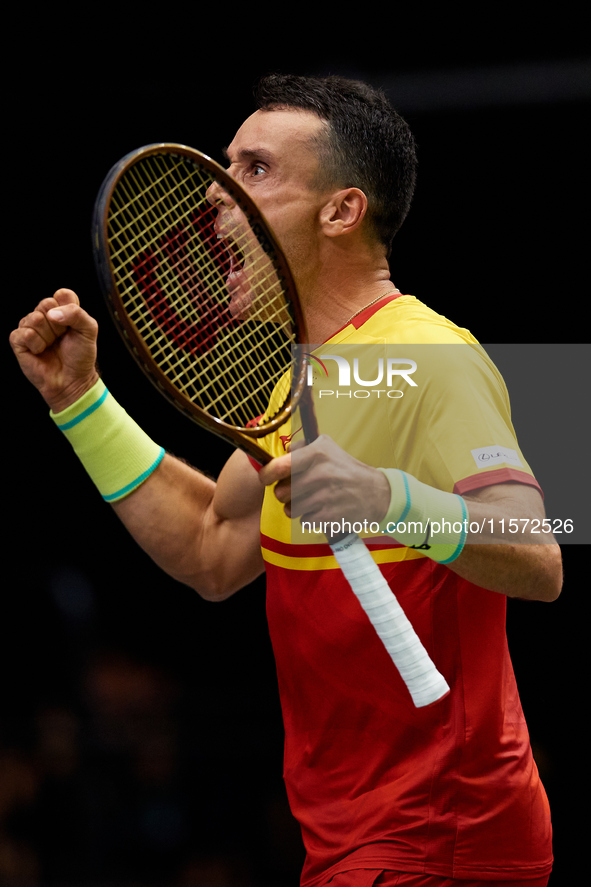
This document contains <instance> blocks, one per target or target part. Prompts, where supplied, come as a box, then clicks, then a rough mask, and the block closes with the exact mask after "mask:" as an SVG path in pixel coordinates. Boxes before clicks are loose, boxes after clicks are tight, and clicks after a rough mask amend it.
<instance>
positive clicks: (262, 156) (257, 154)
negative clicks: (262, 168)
mask: <svg viewBox="0 0 591 887" xmlns="http://www.w3.org/2000/svg"><path fill="white" fill-rule="evenodd" d="M222 154H223V155H224V157H225V158H226V160H227V161H228V163H232V161H231V160H230V156H229V154H228V149H227V148H222ZM237 160H238V161H243V162H244V161H246V160H264V161H266V162H267V163H268V162H269V161H270V160H271V153H270V152H269V151H267V149H266V148H242V149H241V150H240V151H239V152H238V156H237Z"/></svg>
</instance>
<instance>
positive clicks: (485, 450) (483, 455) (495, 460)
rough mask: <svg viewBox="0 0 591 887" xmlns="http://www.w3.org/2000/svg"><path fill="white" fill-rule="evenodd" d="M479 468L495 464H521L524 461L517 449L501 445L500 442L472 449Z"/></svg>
mask: <svg viewBox="0 0 591 887" xmlns="http://www.w3.org/2000/svg"><path fill="white" fill-rule="evenodd" d="M470 452H471V453H472V456H473V457H474V461H475V462H476V467H477V468H491V467H493V466H494V465H505V464H506V465H521V466H522V467H523V463H522V461H521V459H520V458H519V456H518V455H517V451H516V450H512V449H511V448H510V447H501V446H499V445H498V444H495V445H494V446H490V447H479V448H478V449H477V450H470Z"/></svg>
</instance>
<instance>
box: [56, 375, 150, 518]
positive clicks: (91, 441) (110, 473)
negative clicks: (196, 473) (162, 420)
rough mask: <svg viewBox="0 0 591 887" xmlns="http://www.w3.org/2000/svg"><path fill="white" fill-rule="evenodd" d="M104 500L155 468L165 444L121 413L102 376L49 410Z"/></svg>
mask: <svg viewBox="0 0 591 887" xmlns="http://www.w3.org/2000/svg"><path fill="white" fill-rule="evenodd" d="M50 416H51V418H52V419H53V421H54V422H55V423H56V425H57V427H58V428H59V429H60V431H62V432H63V434H64V436H65V437H66V438H67V439H68V440H69V442H70V444H71V445H72V447H73V448H74V451H75V453H76V455H77V456H78V458H79V459H80V461H81V462H82V464H83V465H84V468H85V469H86V471H87V472H88V474H89V476H90V478H91V479H92V481H93V482H94V483H95V485H96V486H97V488H98V490H99V492H100V494H101V496H102V497H103V499H104V500H105V501H106V502H117V501H119V500H120V499H123V498H125V497H126V496H129V494H130V493H133V491H134V490H136V489H137V488H138V487H139V486H140V485H141V484H142V483H143V482H144V481H145V480H147V478H148V477H149V476H150V475H151V474H152V472H153V471H155V470H156V468H157V467H158V465H159V464H160V462H161V461H162V459H163V457H164V448H163V447H161V446H159V445H158V444H156V443H154V441H153V440H152V439H151V438H150V437H149V436H148V435H147V434H146V433H145V432H144V431H142V429H141V428H140V427H139V425H138V424H137V423H136V422H134V420H133V419H132V418H131V417H130V416H129V415H128V414H127V413H126V412H125V410H124V409H123V407H121V406H120V405H119V404H118V403H117V401H116V400H115V398H114V397H113V396H112V395H111V393H110V392H109V390H108V389H107V388H106V387H105V384H104V382H103V381H102V379H99V381H98V382H97V383H96V384H95V385H93V387H92V388H91V389H90V390H89V391H87V392H86V394H83V395H82V397H81V398H80V399H79V400H77V401H76V402H75V403H73V404H72V405H71V406H69V407H67V408H66V409H65V410H62V411H61V412H60V413H54V412H53V411H51V412H50Z"/></svg>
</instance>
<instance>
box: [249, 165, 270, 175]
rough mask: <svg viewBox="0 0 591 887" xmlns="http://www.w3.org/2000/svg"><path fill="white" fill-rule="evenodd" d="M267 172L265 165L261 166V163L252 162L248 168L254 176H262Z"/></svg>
mask: <svg viewBox="0 0 591 887" xmlns="http://www.w3.org/2000/svg"><path fill="white" fill-rule="evenodd" d="M266 172H267V169H266V167H264V166H263V164H262V163H253V164H252V166H251V168H250V174H251V176H253V177H254V178H258V177H259V176H264V174H265V173H266Z"/></svg>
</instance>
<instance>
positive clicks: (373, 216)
mask: <svg viewBox="0 0 591 887" xmlns="http://www.w3.org/2000/svg"><path fill="white" fill-rule="evenodd" d="M227 156H228V161H229V170H230V173H231V175H232V176H233V177H235V179H236V180H237V181H238V182H240V184H241V185H242V186H243V187H244V188H245V189H246V190H247V191H248V192H249V193H250V194H251V195H252V197H253V198H254V200H255V202H256V203H257V204H258V206H259V207H260V209H261V210H262V211H263V213H264V214H265V216H266V217H267V219H268V221H269V222H270V224H271V226H272V227H273V228H274V230H275V232H276V234H277V236H278V238H279V240H280V242H281V244H282V246H283V248H284V250H285V252H286V255H287V258H288V260H289V262H290V265H291V267H292V270H293V272H294V276H295V279H296V283H297V286H298V289H299V293H300V298H301V301H302V304H303V308H304V311H305V316H306V322H307V327H308V331H309V337H310V341H311V342H324V343H326V345H325V347H326V349H327V350H325V351H324V353H325V354H330V353H333V354H334V353H335V351H334V349H336V348H338V347H341V346H343V345H354V344H361V343H362V344H364V345H367V344H370V345H371V344H372V343H379V344H381V345H384V344H386V345H387V344H390V343H393V344H396V343H402V344H405V345H406V344H407V345H408V346H409V347H410V346H413V347H414V346H415V345H416V346H423V345H432V346H438V345H440V344H441V345H443V344H446V345H457V346H458V347H460V346H462V348H463V349H467V351H468V353H469V354H470V361H471V371H470V373H469V374H468V377H466V375H465V373H464V369H463V368H461V369H460V368H458V367H457V366H455V365H454V364H453V361H452V362H451V364H449V365H448V364H446V365H445V366H443V367H439V368H436V367H431V368H427V370H426V375H423V377H422V379H421V386H420V388H421V392H422V393H421V397H420V398H419V399H417V400H415V401H412V399H410V398H406V400H405V404H406V405H405V407H404V409H401V410H399V411H397V410H396V409H395V404H396V403H397V401H395V400H394V399H390V400H389V402H387V403H386V402H385V399H384V398H382V401H381V403H380V411H378V410H376V413H375V415H376V417H378V418H376V419H375V420H372V419H371V414H372V411H368V410H367V409H366V410H365V411H364V413H363V419H359V418H355V417H354V416H353V412H352V405H351V401H349V404H348V406H349V409H348V411H347V413H346V414H343V416H345V418H346V422H344V423H343V422H340V423H339V422H337V423H336V425H337V426H338V427H343V426H346V433H345V434H344V436H343V438H342V439H339V440H335V439H333V436H332V435H331V436H326V435H322V436H321V437H320V438H319V439H318V440H317V441H315V442H314V443H313V444H311V445H310V446H308V447H305V448H301V447H299V446H298V445H297V441H298V426H297V425H295V424H294V427H292V426H291V425H290V424H289V423H287V424H286V426H285V427H284V428H282V429H280V430H279V431H278V432H277V433H276V434H274V435H272V436H271V437H270V439H268V440H266V441H265V442H264V445H265V446H266V447H268V449H269V452H270V453H271V454H272V455H273V456H274V457H275V458H274V459H273V460H272V461H271V462H270V463H269V464H268V465H266V466H265V467H264V468H263V469H262V470H258V468H257V467H256V466H254V465H253V463H252V462H251V460H250V459H249V458H248V457H247V456H246V455H245V454H244V453H242V452H240V451H236V452H235V453H234V454H233V455H232V456H231V458H230V459H229V460H228V462H227V464H226V466H225V467H224V469H223V471H222V472H221V474H220V476H219V478H218V481H217V483H216V482H214V481H212V480H211V479H209V478H207V477H206V476H204V475H202V474H200V473H199V472H198V471H196V470H194V469H193V468H191V467H190V466H188V465H187V464H185V463H184V462H182V461H180V460H179V459H177V458H175V457H174V456H172V455H170V454H166V453H164V452H163V450H162V448H161V447H160V446H159V445H158V444H157V443H154V442H153V441H152V440H150V439H149V438H148V437H147V435H145V434H144V433H143V432H142V431H141V429H139V428H138V427H137V425H135V423H134V422H133V420H132V419H131V418H130V417H129V416H128V415H127V413H125V412H124V411H123V409H122V408H121V407H120V406H119V405H118V404H117V403H116V402H115V401H114V399H113V398H112V396H111V395H110V394H109V392H108V391H107V390H106V389H105V386H104V384H103V382H102V381H101V379H100V378H99V376H98V374H97V371H96V368H95V367H96V340H97V324H96V322H95V321H94V320H93V319H92V318H91V317H90V316H89V315H88V314H87V312H86V311H85V310H84V309H83V308H82V307H81V305H80V303H79V300H78V297H77V296H76V295H75V294H74V293H73V292H72V291H71V290H67V289H61V290H58V291H57V292H56V293H55V294H54V296H53V297H51V298H46V299H44V300H43V301H41V302H40V304H39V305H38V306H37V308H36V309H35V310H34V311H33V312H32V313H30V314H28V315H27V316H26V317H24V318H23V320H22V321H21V323H20V325H19V328H18V329H17V330H15V331H14V332H13V334H12V336H11V343H12V347H13V349H14V351H15V353H16V356H17V358H18V360H19V362H20V365H21V368H22V370H23V372H24V373H25V374H26V376H27V377H28V378H29V379H30V381H31V382H32V383H33V384H34V385H35V387H36V388H38V390H39V391H40V392H41V394H42V395H43V397H44V398H45V400H46V402H47V404H48V405H49V407H50V408H51V413H52V416H53V419H54V420H55V421H56V422H57V424H58V425H59V427H60V428H61V429H62V430H63V431H64V434H65V435H66V436H67V437H68V438H69V440H70V442H71V443H72V445H73V446H74V448H75V450H76V452H77V454H78V455H79V456H80V458H81V459H82V461H83V462H84V464H85V466H86V468H87V470H88V472H89V474H90V475H91V477H92V478H93V480H94V481H95V483H96V484H97V486H98V487H99V490H100V491H101V493H102V494H103V496H104V497H105V498H106V499H107V500H108V501H111V502H113V507H114V509H115V510H116V512H117V513H118V515H119V516H120V518H121V520H122V521H123V522H124V523H125V525H126V526H127V527H128V528H129V530H130V532H131V533H132V535H133V537H134V538H135V539H136V540H137V542H138V543H139V544H140V545H141V546H142V547H143V548H144V549H145V550H146V551H147V552H148V553H149V554H150V555H151V556H152V558H153V559H154V560H155V561H156V563H158V564H159V565H160V566H161V567H162V568H163V569H165V570H166V571H167V572H168V573H170V574H171V575H172V576H174V577H175V578H176V579H178V580H180V581H181V582H184V583H187V584H188V585H190V586H192V587H193V588H195V589H196V590H197V591H198V592H199V594H201V595H202V596H203V597H205V598H207V599H210V600H222V599H224V598H227V597H228V596H230V595H231V594H233V593H234V592H235V591H237V590H238V589H240V588H242V587H243V586H245V585H247V584H248V583H249V582H250V581H251V580H253V579H254V578H255V577H256V576H258V575H260V574H261V573H262V572H263V571H265V570H266V572H267V576H268V594H267V598H268V618H269V627H270V632H271V638H272V641H273V646H274V650H275V655H276V661H277V670H278V676H279V687H280V693H281V701H282V709H283V715H284V722H285V733H286V740H285V767H284V774H285V780H286V785H287V791H288V796H289V800H290V804H291V807H292V811H293V813H294V815H295V816H296V818H297V819H298V821H299V823H300V825H301V828H302V835H303V840H304V844H305V847H306V851H307V856H306V862H305V865H304V870H303V872H302V880H301V883H302V885H304V887H321V885H325V884H329V883H330V884H331V885H335V887H362V885H367V887H369V885H381V887H394V885H398V887H402V885H406V887H410V885H412V887H452V885H454V884H458V885H464V887H475V885H488V887H493V885H495V884H497V885H501V884H502V885H504V887H510V885H517V884H519V885H524V884H526V885H530V887H543V885H546V884H547V881H548V878H549V874H550V870H551V866H552V847H551V822H550V814H549V809H548V802H547V799H546V795H545V792H544V789H543V786H542V784H541V782H540V778H539V775H538V771H537V768H536V765H535V762H534V760H533V756H532V752H531V747H530V742H529V737H528V732H527V726H526V723H525V720H524V716H523V712H522V708H521V704H520V701H519V695H518V691H517V687H516V683H515V678H514V675H513V670H512V667H511V661H510V658H509V653H508V649H507V641H506V636H505V612H506V599H507V597H520V598H526V599H529V600H541V601H551V600H554V599H555V598H556V597H557V596H558V595H559V593H560V589H561V582H562V571H561V559H560V551H559V548H558V546H557V545H556V543H555V541H554V540H553V539H552V537H551V536H549V535H548V534H547V535H546V537H545V542H546V544H534V543H536V542H539V536H536V535H534V534H533V533H531V532H530V531H529V530H528V529H526V530H524V532H523V533H521V534H520V538H519V542H520V543H522V544H509V542H507V539H509V538H510V537H508V536H507V533H505V535H504V536H503V535H502V534H501V530H500V528H501V527H502V526H503V523H502V522H503V521H504V522H505V523H504V526H505V527H507V526H508V523H509V521H510V520H514V521H515V520H518V521H521V525H522V526H526V525H527V526H529V527H530V528H531V527H532V526H533V525H534V522H535V521H538V522H543V521H544V517H545V515H544V508H543V500H542V496H541V491H540V489H539V487H538V484H537V482H536V480H535V478H534V476H533V474H532V471H531V469H530V468H529V466H528V464H527V462H526V459H525V456H524V454H523V453H522V452H521V450H520V448H519V444H518V442H517V440H516V438H515V434H514V431H513V427H512V425H511V420H510V415H509V405H508V398H507V393H506V390H505V388H504V385H503V382H502V380H501V379H500V377H499V374H498V372H497V371H496V369H495V368H494V367H493V366H492V364H491V363H490V362H489V361H488V360H487V358H486V356H485V355H484V354H483V353H482V352H481V350H480V349H479V348H478V345H477V343H476V342H475V340H474V338H473V337H472V336H471V334H470V333H469V332H468V331H467V330H465V329H462V328H460V327H457V326H455V325H454V324H453V323H452V322H451V321H449V320H447V319H446V318H444V317H442V316H440V315H438V314H436V313H435V312H433V311H432V310H430V309H429V308H428V307H427V306H426V305H424V304H422V303H421V302H419V301H418V300H417V299H415V298H414V297H412V296H409V295H403V294H401V293H399V292H398V290H397V288H396V286H395V285H394V283H393V282H392V277H391V269H390V267H389V261H388V260H389V255H390V246H391V241H392V237H393V236H394V235H395V233H396V231H397V230H398V228H399V227H400V225H401V224H402V221H403V220H404V218H405V216H406V213H407V211H408V209H409V206H410V202H411V198H412V193H413V188H414V181H415V164H416V161H415V151H414V144H413V139H412V136H411V134H410V132H409V130H408V127H407V126H406V124H405V122H404V121H403V120H402V119H401V118H400V117H399V116H398V115H397V114H396V113H395V112H394V111H393V110H392V108H391V107H390V106H389V104H388V103H387V101H386V100H385V98H384V97H383V96H382V95H381V94H380V93H379V92H375V91H374V90H372V89H370V88H369V87H367V86H365V85H363V84H358V83H355V82H350V81H345V80H341V79H339V78H328V79H314V78H301V77H288V76H272V77H268V78H265V79H264V80H263V81H262V82H261V84H260V86H259V89H258V108H257V110H256V112H255V113H254V114H253V115H252V116H251V117H249V118H248V119H247V120H246V121H245V123H244V124H243V125H242V126H241V127H240V129H239V130H238V132H237V134H236V136H235V138H234V139H233V141H232V142H231V144H230V146H229V147H228V149H227ZM224 211H225V208H224V201H223V198H220V199H219V212H220V214H223V213H224ZM331 349H333V350H332V351H331ZM449 353H450V354H451V353H456V350H455V349H451V350H450V352H449ZM326 363H329V361H328V360H327V361H326ZM466 378H469V380H470V384H464V385H463V384H462V381H463V380H465V379H466ZM450 380H451V381H452V382H454V383H455V384H451V385H450ZM326 387H327V390H329V389H330V386H329V385H327V386H326ZM323 400H328V398H324V399H323ZM341 403H342V401H341ZM384 403H385V404H386V408H387V409H384V406H383V405H384ZM398 406H400V404H398ZM322 409H323V408H322ZM322 409H319V413H320V417H319V418H320V421H321V422H322ZM368 416H369V417H370V418H368ZM372 421H373V422H374V426H379V427H373V428H372V429H370V432H371V433H365V431H366V426H367V425H368V423H369V425H370V426H371V424H372ZM294 422H295V420H294ZM384 423H385V424H384ZM321 427H322V424H321ZM335 427H336V426H335ZM336 437H338V435H336ZM289 441H291V442H292V444H291V445H292V451H291V452H290V451H288V449H289V447H288V442H289ZM368 441H369V442H371V441H373V442H374V443H373V444H371V443H368ZM296 487H297V502H296V496H295V491H296ZM292 497H293V502H292ZM360 517H362V518H363V519H365V520H367V521H368V522H369V524H376V525H378V526H379V529H380V532H379V533H378V534H376V533H374V534H373V537H372V534H369V535H368V534H366V536H368V542H367V544H368V547H369V548H370V550H371V551H372V552H373V555H374V558H375V560H376V561H377V562H378V563H379V564H380V567H381V569H382V571H383V573H384V575H385V576H386V577H387V579H388V581H389V583H390V585H391V587H392V588H393V589H395V591H396V595H397V597H398V599H399V601H400V603H401V604H402V606H403V608H404V609H405V611H406V613H407V615H408V616H409V618H410V620H411V622H412V623H413V625H414V627H415V629H416V631H417V633H418V635H419V637H420V638H421V639H422V641H423V643H424V644H425V646H426V647H427V649H428V651H429V654H430V655H431V657H432V658H433V660H434V661H435V664H436V665H437V667H438V669H439V670H440V671H441V672H442V674H443V675H444V676H445V677H446V679H447V681H448V683H449V685H450V687H451V691H450V693H449V694H448V695H446V696H445V697H444V698H442V699H440V700H439V701H437V702H436V703H434V704H432V705H430V706H427V707H424V708H416V707H415V706H414V705H413V703H412V700H411V699H410V696H409V694H408V691H407V690H406V687H405V686H404V683H403V682H402V680H401V679H400V676H399V675H398V673H397V671H396V669H395V667H394V665H393V664H392V662H391V660H390V659H389V657H388V655H387V654H386V652H385V650H384V648H383V646H382V645H381V642H380V641H379V639H378V637H377V635H376V633H375V632H374V630H373V628H372V627H371V625H370V624H369V622H368V620H367V618H366V617H365V615H364V614H363V612H362V611H361V609H360V608H359V605H358V604H357V602H356V599H355V598H354V595H353V593H352V592H351V589H350V587H349V586H348V584H347V582H346V581H345V580H344V578H343V576H342V574H341V572H340V571H339V569H338V567H337V564H336V562H335V561H334V558H333V557H332V555H331V551H330V548H329V547H328V546H327V545H323V544H318V540H317V539H314V540H313V541H314V543H315V544H309V545H306V544H301V542H302V540H301V539H300V540H299V541H293V539H292V528H293V526H294V525H295V524H296V523H297V521H295V520H294V518H302V519H305V520H307V521H308V522H309V523H310V525H311V526H313V524H314V522H316V525H319V524H322V523H323V522H324V523H325V522H331V521H335V522H337V521H340V522H342V521H352V522H355V521H356V520H358V519H359V518H360ZM403 517H404V518H405V520H404V521H403V520H402V518H403ZM446 520H447V523H448V525H449V530H448V531H447V532H446V533H440V534H439V536H438V537H437V539H436V540H435V538H434V536H433V532H432V531H433V527H434V525H435V524H436V523H438V524H439V525H440V526H445V521H446ZM410 525H412V526H413V528H412V529H409V526H410ZM473 527H477V528H478V532H473V531H472V528H473ZM417 528H419V529H417ZM454 528H455V529H454ZM499 534H500V535H499ZM500 540H503V544H490V543H491V541H492V542H494V541H500ZM511 541H512V542H513V543H515V540H514V539H511Z"/></svg>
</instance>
